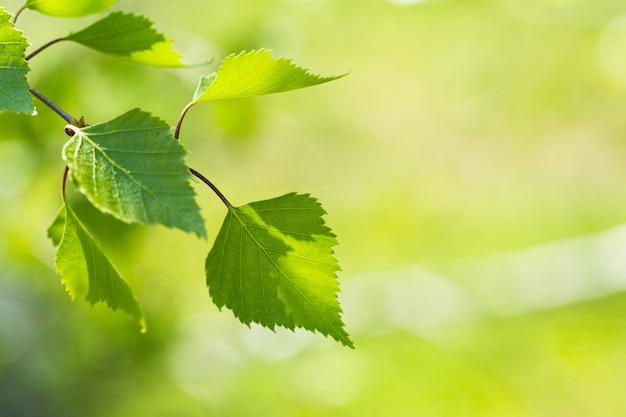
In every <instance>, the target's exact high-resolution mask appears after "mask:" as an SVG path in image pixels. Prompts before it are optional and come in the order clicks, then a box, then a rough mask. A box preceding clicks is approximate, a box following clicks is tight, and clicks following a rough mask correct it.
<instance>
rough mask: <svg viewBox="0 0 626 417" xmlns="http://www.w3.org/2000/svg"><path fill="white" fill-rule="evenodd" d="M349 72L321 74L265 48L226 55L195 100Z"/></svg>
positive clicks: (267, 90) (279, 88) (275, 89)
mask: <svg viewBox="0 0 626 417" xmlns="http://www.w3.org/2000/svg"><path fill="white" fill-rule="evenodd" d="M345 75H346V74H343V75H339V76H333V77H320V76H319V75H315V74H311V73H310V72H308V71H307V70H306V69H303V68H300V67H297V66H295V65H294V64H292V63H291V61H290V60H288V59H285V58H274V57H272V55H271V53H270V51H268V50H265V49H261V50H257V51H251V52H242V53H240V54H239V55H231V56H229V57H226V58H225V59H224V61H223V62H222V65H221V66H220V67H219V69H218V70H217V72H216V73H215V74H211V75H209V76H205V77H202V78H201V79H200V84H199V85H198V88H197V89H196V92H195V94H194V98H193V102H192V103H193V104H195V103H200V102H203V101H209V100H220V99H227V98H240V97H249V96H258V95H262V94H271V93H279V92H283V91H289V90H295V89H298V88H304V87H310V86H313V85H317V84H323V83H326V82H329V81H332V80H336V79H338V78H341V77H344V76H345Z"/></svg>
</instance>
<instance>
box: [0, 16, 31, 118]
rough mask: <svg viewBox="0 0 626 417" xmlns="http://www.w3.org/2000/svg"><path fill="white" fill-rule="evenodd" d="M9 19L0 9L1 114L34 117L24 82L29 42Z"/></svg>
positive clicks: (27, 87)
mask: <svg viewBox="0 0 626 417" xmlns="http://www.w3.org/2000/svg"><path fill="white" fill-rule="evenodd" d="M10 19H11V14H10V13H8V12H7V11H5V10H4V9H2V8H0V111H4V110H8V111H12V112H16V113H28V114H35V106H34V105H33V98H32V96H31V95H30V93H29V92H28V90H29V89H30V87H29V86H28V82H27V81H26V74H27V73H28V71H29V68H28V63H27V62H26V61H25V60H24V56H25V53H26V48H27V47H28V41H27V40H26V39H25V38H24V36H22V32H20V31H19V30H17V29H15V27H14V25H13V23H11V21H10Z"/></svg>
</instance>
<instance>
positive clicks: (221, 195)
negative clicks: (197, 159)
mask: <svg viewBox="0 0 626 417" xmlns="http://www.w3.org/2000/svg"><path fill="white" fill-rule="evenodd" d="M189 172H191V173H192V174H193V175H194V176H195V177H197V178H199V179H200V181H202V182H203V183H205V184H206V185H208V186H209V188H211V190H213V192H214V193H215V194H217V196H218V197H219V198H220V200H222V203H224V204H225V205H226V207H228V208H229V209H230V208H233V207H234V206H233V205H232V204H230V201H228V200H227V199H226V197H224V194H222V192H221V191H220V190H219V189H218V188H217V187H216V186H215V185H214V184H213V183H212V182H211V181H209V180H208V179H207V178H206V177H205V176H204V175H202V174H201V173H199V172H198V171H196V170H195V169H193V168H189Z"/></svg>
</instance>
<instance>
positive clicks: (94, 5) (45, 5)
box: [24, 0, 117, 17]
mask: <svg viewBox="0 0 626 417" xmlns="http://www.w3.org/2000/svg"><path fill="white" fill-rule="evenodd" d="M115 2H117V0H27V1H26V4H25V5H24V8H27V9H32V10H37V11H38V12H39V13H43V14H47V15H50V16H57V17H79V16H87V15H90V14H95V13H101V12H104V11H107V10H109V9H110V8H111V6H112V5H113V3H115Z"/></svg>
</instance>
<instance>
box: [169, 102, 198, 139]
mask: <svg viewBox="0 0 626 417" xmlns="http://www.w3.org/2000/svg"><path fill="white" fill-rule="evenodd" d="M194 104H196V103H194V102H193V101H192V102H191V103H189V104H187V105H186V106H185V108H184V109H183V111H182V112H180V116H178V121H177V122H176V129H175V130H174V139H176V140H178V137H179V135H180V127H181V126H182V124H183V120H184V119H185V115H186V114H187V112H188V111H189V109H190V108H191V107H192V106H193V105H194Z"/></svg>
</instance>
